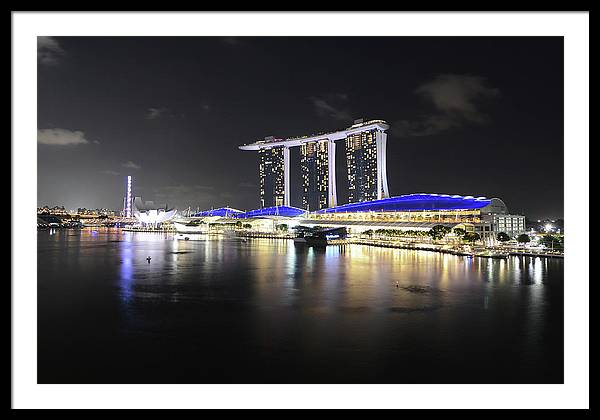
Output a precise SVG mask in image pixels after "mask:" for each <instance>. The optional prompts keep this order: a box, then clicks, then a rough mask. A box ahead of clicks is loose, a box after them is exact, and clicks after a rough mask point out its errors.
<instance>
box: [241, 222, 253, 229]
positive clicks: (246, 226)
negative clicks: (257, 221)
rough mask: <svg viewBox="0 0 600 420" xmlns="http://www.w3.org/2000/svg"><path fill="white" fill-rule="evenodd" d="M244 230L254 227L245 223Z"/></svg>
mask: <svg viewBox="0 0 600 420" xmlns="http://www.w3.org/2000/svg"><path fill="white" fill-rule="evenodd" d="M242 227H243V228H244V229H252V225H251V224H250V223H244V225H243V226H242Z"/></svg>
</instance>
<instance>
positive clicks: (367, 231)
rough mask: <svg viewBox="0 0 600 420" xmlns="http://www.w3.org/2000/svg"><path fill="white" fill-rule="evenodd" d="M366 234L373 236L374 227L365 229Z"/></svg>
mask: <svg viewBox="0 0 600 420" xmlns="http://www.w3.org/2000/svg"><path fill="white" fill-rule="evenodd" d="M363 234H364V235H368V236H373V229H369V230H365V231H364V232H363Z"/></svg>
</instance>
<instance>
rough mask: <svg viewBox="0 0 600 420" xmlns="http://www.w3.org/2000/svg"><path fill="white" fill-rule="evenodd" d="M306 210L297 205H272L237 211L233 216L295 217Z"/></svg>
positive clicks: (246, 217)
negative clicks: (241, 211) (243, 211)
mask: <svg viewBox="0 0 600 420" xmlns="http://www.w3.org/2000/svg"><path fill="white" fill-rule="evenodd" d="M305 213H306V211H305V210H302V209H299V208H297V207H290V206H274V207H265V208H263V209H256V210H250V211H247V212H245V213H238V214H236V215H234V216H233V217H235V218H238V219H249V218H252V217H267V216H280V217H296V216H300V215H302V214H305Z"/></svg>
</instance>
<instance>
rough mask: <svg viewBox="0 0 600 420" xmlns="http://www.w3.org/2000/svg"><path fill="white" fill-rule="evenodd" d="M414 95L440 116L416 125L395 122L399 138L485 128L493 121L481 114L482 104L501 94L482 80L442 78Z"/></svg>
mask: <svg viewBox="0 0 600 420" xmlns="http://www.w3.org/2000/svg"><path fill="white" fill-rule="evenodd" d="M415 93H416V94H417V95H418V96H420V97H421V98H422V99H423V100H425V101H427V102H428V103H431V104H432V105H433V106H434V107H435V108H436V109H437V113H435V114H430V115H424V116H422V117H421V118H419V119H416V120H414V121H409V120H400V121H396V122H395V123H394V124H393V133H394V134H396V135H398V136H400V137H422V136H431V135H435V134H438V133H440V132H443V131H446V130H449V129H452V128H457V127H461V126H463V125H465V124H485V123H486V122H488V121H489V120H490V117H489V116H488V115H486V114H485V113H483V112H482V111H481V109H480V104H481V103H482V102H484V101H486V100H489V99H491V98H494V97H497V96H498V95H499V94H500V91H499V90H498V89H496V88H492V87H489V86H487V82H486V79H485V78H483V77H480V76H472V75H457V74H442V75H439V76H437V77H436V78H435V79H434V80H432V81H430V82H427V83H425V84H423V85H421V86H419V87H418V88H417V89H416V90H415Z"/></svg>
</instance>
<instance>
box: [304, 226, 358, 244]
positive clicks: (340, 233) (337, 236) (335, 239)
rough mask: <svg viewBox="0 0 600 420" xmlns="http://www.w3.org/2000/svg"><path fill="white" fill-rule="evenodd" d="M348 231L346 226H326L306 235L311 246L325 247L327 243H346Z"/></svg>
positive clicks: (307, 242)
mask: <svg viewBox="0 0 600 420" xmlns="http://www.w3.org/2000/svg"><path fill="white" fill-rule="evenodd" d="M347 237H348V231H347V230H346V227H338V228H326V229H320V230H317V231H314V232H312V233H310V234H307V235H305V236H304V239H305V240H306V244H307V245H309V246H316V247H323V246H327V245H341V244H344V243H346V238H347Z"/></svg>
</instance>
